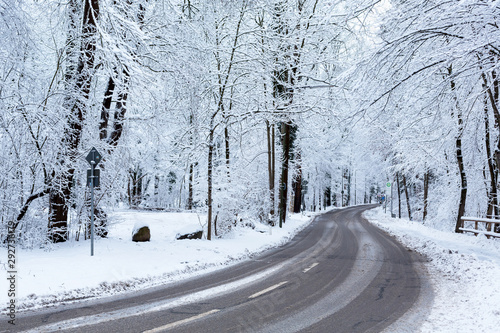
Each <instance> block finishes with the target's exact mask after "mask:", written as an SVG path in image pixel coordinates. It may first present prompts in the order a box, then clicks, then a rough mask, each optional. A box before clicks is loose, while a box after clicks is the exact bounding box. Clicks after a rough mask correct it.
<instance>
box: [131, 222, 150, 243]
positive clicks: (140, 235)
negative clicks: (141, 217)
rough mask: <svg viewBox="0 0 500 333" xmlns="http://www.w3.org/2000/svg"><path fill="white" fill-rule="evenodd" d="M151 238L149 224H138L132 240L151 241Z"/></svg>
mask: <svg viewBox="0 0 500 333" xmlns="http://www.w3.org/2000/svg"><path fill="white" fill-rule="evenodd" d="M150 239H151V231H150V230H149V226H147V225H144V224H136V225H135V226H134V230H133V231H132V241H134V242H149V240H150Z"/></svg>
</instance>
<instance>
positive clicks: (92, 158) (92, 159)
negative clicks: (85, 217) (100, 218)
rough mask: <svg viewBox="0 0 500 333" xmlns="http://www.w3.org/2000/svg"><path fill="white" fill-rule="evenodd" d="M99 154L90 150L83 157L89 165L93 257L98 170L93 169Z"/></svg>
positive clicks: (88, 179) (88, 180)
mask: <svg viewBox="0 0 500 333" xmlns="http://www.w3.org/2000/svg"><path fill="white" fill-rule="evenodd" d="M101 158H102V157H101V154H99V152H98V151H97V149H95V148H92V149H91V150H90V153H89V154H88V155H87V157H85V159H86V160H87V162H89V164H90V170H87V184H88V186H90V255H91V256H93V255H94V186H99V175H100V172H99V169H96V168H95V167H96V166H97V165H98V164H99V162H100V161H101Z"/></svg>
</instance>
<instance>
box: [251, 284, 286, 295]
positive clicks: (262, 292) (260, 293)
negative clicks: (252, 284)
mask: <svg viewBox="0 0 500 333" xmlns="http://www.w3.org/2000/svg"><path fill="white" fill-rule="evenodd" d="M285 283H288V281H283V282H280V283H278V284H275V285H274V286H271V287H269V288H266V289H264V290H261V291H259V292H258V293H255V294H253V295H251V296H249V297H248V298H255V297H259V296H260V295H264V294H265V293H268V292H270V291H272V290H274V289H277V288H279V287H281V286H282V285H284V284H285Z"/></svg>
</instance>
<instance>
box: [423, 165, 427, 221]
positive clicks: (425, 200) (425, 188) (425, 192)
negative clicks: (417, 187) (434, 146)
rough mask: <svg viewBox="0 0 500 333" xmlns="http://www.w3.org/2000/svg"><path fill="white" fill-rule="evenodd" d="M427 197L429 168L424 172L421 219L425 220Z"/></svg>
mask: <svg viewBox="0 0 500 333" xmlns="http://www.w3.org/2000/svg"><path fill="white" fill-rule="evenodd" d="M428 197H429V170H427V171H426V172H425V173H424V213H423V216H422V219H423V220H424V221H425V219H426V218H427V207H428Z"/></svg>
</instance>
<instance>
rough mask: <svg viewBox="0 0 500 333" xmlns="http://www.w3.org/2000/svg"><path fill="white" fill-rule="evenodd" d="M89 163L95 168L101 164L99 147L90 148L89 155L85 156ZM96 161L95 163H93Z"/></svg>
mask: <svg viewBox="0 0 500 333" xmlns="http://www.w3.org/2000/svg"><path fill="white" fill-rule="evenodd" d="M85 159H86V160H87V161H88V162H89V164H90V165H91V166H92V167H93V168H95V167H96V166H97V164H99V162H101V159H102V157H101V154H100V153H99V152H98V151H97V149H95V148H92V149H91V150H90V153H89V154H88V155H87V157H86V158H85ZM92 162H94V163H92Z"/></svg>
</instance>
